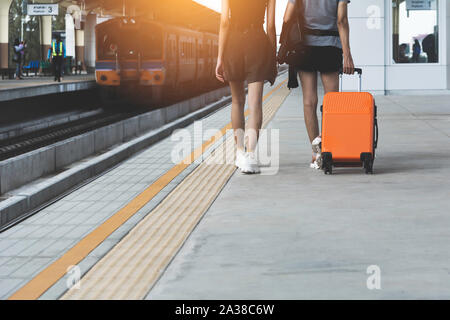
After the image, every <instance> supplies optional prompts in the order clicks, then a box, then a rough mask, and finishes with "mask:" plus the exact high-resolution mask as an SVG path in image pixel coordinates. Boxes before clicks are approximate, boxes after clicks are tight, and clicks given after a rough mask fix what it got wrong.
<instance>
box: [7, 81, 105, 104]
mask: <svg viewBox="0 0 450 320" xmlns="http://www.w3.org/2000/svg"><path fill="white" fill-rule="evenodd" d="M95 86H96V83H95V75H93V74H89V75H73V76H66V77H64V78H63V80H62V82H61V83H58V82H55V81H53V77H26V78H25V79H24V80H0V102H4V101H10V100H16V99H25V98H32V97H37V96H43V95H49V94H56V93H66V92H74V91H80V90H89V89H92V88H95Z"/></svg>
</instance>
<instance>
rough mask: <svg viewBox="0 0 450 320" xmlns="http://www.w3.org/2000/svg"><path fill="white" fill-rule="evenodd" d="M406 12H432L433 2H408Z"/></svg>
mask: <svg viewBox="0 0 450 320" xmlns="http://www.w3.org/2000/svg"><path fill="white" fill-rule="evenodd" d="M406 10H431V1H430V0H406Z"/></svg>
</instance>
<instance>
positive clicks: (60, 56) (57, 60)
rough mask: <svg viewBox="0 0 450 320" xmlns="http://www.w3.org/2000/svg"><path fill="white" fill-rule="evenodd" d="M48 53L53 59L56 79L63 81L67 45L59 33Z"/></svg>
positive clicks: (49, 57)
mask: <svg viewBox="0 0 450 320" xmlns="http://www.w3.org/2000/svg"><path fill="white" fill-rule="evenodd" d="M48 55H49V56H48V59H51V61H52V64H53V72H54V75H55V81H58V82H61V74H62V68H63V63H64V58H65V57H66V46H65V45H64V42H63V41H62V40H61V37H60V36H59V35H58V36H57V37H56V40H55V41H53V43H52V47H51V48H50V50H49V53H48Z"/></svg>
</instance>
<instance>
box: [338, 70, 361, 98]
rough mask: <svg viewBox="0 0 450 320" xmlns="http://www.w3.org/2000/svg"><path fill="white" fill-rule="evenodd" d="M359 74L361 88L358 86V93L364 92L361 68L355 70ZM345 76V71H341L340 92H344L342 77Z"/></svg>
mask: <svg viewBox="0 0 450 320" xmlns="http://www.w3.org/2000/svg"><path fill="white" fill-rule="evenodd" d="M354 73H357V74H358V76H359V86H358V91H359V92H361V90H362V69H361V68H355V72H354ZM343 74H344V71H343V70H342V68H340V69H339V92H342V82H343V80H342V76H343Z"/></svg>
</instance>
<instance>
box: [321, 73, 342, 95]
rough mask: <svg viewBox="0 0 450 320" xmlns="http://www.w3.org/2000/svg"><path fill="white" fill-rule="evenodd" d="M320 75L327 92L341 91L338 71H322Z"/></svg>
mask: <svg viewBox="0 0 450 320" xmlns="http://www.w3.org/2000/svg"><path fill="white" fill-rule="evenodd" d="M320 76H321V78H322V84H323V88H324V90H325V93H328V92H338V91H339V73H338V72H331V73H322V74H321V75H320Z"/></svg>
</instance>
